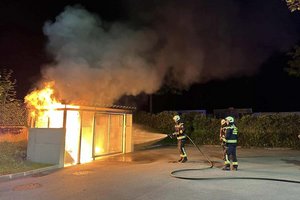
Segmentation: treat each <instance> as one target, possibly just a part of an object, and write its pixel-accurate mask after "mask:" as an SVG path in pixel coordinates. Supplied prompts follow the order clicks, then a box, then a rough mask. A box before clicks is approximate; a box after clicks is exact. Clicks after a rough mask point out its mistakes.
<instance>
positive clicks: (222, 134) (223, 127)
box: [220, 119, 228, 161]
mask: <svg viewBox="0 0 300 200" xmlns="http://www.w3.org/2000/svg"><path fill="white" fill-rule="evenodd" d="M226 126H227V124H226V120H225V119H222V120H221V128H220V142H221V147H222V150H223V157H222V158H223V160H224V161H225V160H226V156H227V153H226V151H227V146H226V142H224V138H225V133H226ZM227 160H228V159H227Z"/></svg>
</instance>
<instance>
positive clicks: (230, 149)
mask: <svg viewBox="0 0 300 200" xmlns="http://www.w3.org/2000/svg"><path fill="white" fill-rule="evenodd" d="M230 163H232V168H233V169H237V167H238V161H237V157H236V144H227V156H226V160H225V166H227V167H230Z"/></svg>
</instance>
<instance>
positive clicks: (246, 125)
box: [133, 112, 300, 149]
mask: <svg viewBox="0 0 300 200" xmlns="http://www.w3.org/2000/svg"><path fill="white" fill-rule="evenodd" d="M175 114H177V113H176V112H161V113H158V114H150V113H146V112H137V113H134V114H133V122H134V123H137V124H143V125H145V126H148V127H151V128H153V129H155V130H156V131H159V132H161V133H165V134H169V133H173V132H174V122H173V119H172V118H173V116H174V115H175ZM181 118H182V121H183V122H184V124H185V128H186V133H187V134H188V135H189V136H190V137H191V138H192V140H193V141H194V142H195V143H196V144H198V145H203V144H210V145H218V144H219V129H220V119H216V118H213V117H206V116H203V115H201V114H198V113H187V114H182V115H181ZM236 126H237V127H238V134H239V140H238V145H239V146H242V147H268V148H273V147H282V148H293V149H300V140H299V139H298V137H297V136H298V135H299V134H300V116H299V115H295V114H293V115H285V116H282V115H279V114H272V115H259V116H255V115H246V116H243V117H242V118H240V119H236Z"/></svg>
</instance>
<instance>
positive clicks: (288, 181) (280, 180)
mask: <svg viewBox="0 0 300 200" xmlns="http://www.w3.org/2000/svg"><path fill="white" fill-rule="evenodd" d="M187 138H188V139H189V140H190V141H191V143H192V144H193V145H194V146H195V147H196V148H197V149H198V151H199V152H200V153H201V154H202V156H203V157H204V158H205V159H206V161H207V162H208V163H209V165H210V166H209V167H206V168H197V169H179V170H174V171H172V172H171V173H170V175H171V177H173V178H178V179H186V180H229V179H230V180H232V179H240V180H242V179H244V180H245V179H247V180H264V181H278V182H285V183H296V184H300V181H298V180H290V179H279V178H267V177H244V176H234V177H232V176H231V177H186V176H180V175H179V174H180V173H181V172H187V171H201V170H207V169H212V168H213V167H214V163H213V162H212V161H211V160H210V158H209V157H208V156H207V155H206V154H205V153H203V152H202V151H201V149H200V147H199V146H198V145H196V144H195V143H194V141H193V140H192V139H191V138H190V137H189V136H188V135H187Z"/></svg>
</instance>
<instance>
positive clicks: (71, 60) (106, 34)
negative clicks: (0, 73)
mask: <svg viewBox="0 0 300 200" xmlns="http://www.w3.org/2000/svg"><path fill="white" fill-rule="evenodd" d="M154 2H156V1H154ZM254 2H255V1H254ZM143 3H144V1H143ZM244 4H245V3H244ZM146 5H147V4H146ZM265 5H266V4H265V3H259V6H260V7H259V9H258V8H257V7H255V6H254V5H253V4H251V3H248V5H242V4H241V3H236V1H235V0H229V1H224V2H219V3H216V2H215V1H196V0H189V1H182V0H180V1H177V0H174V1H164V3H161V2H160V1H158V3H156V4H155V3H153V4H151V5H148V6H149V7H148V9H147V10H144V8H143V6H142V3H136V4H135V5H134V3H133V4H132V7H131V8H130V9H129V10H130V11H132V13H135V14H134V15H132V19H133V20H131V21H130V20H129V21H130V22H127V23H125V22H124V21H123V22H122V23H121V22H110V23H108V22H106V21H103V20H102V19H100V17H99V16H97V15H96V14H94V13H90V12H89V11H87V10H86V9H85V8H83V7H81V6H67V7H66V8H65V10H64V11H63V12H62V13H61V14H59V15H58V16H57V17H56V19H55V21H54V22H47V23H46V24H45V26H44V33H45V35H46V36H47V37H48V45H47V49H48V51H49V52H50V53H51V55H52V56H53V57H54V63H52V64H49V65H47V66H46V67H45V68H44V69H43V76H44V78H45V79H48V80H54V81H55V87H56V90H57V92H58V94H59V96H60V98H61V99H64V100H67V101H72V102H80V101H82V102H86V103H89V104H94V103H98V104H112V103H114V102H115V101H117V100H118V99H119V98H120V97H122V96H123V95H133V96H136V95H138V94H140V93H146V94H152V93H155V92H156V91H158V90H159V89H160V88H161V87H162V85H165V84H173V86H175V87H177V88H180V89H188V88H189V87H190V86H191V85H192V84H195V83H204V82H207V81H209V80H215V79H226V78H229V77H233V76H241V75H251V74H253V73H255V72H256V71H257V69H258V67H259V65H260V64H261V63H262V62H263V61H264V60H265V59H266V58H267V57H268V56H269V55H270V54H271V53H272V52H273V51H274V50H282V49H284V48H287V47H289V45H291V44H293V42H294V40H295V37H294V36H293V32H292V31H291V30H289V29H288V28H287V27H288V26H286V24H287V23H291V22H290V21H289V18H288V15H287V14H281V15H280V16H278V15H277V12H281V13H282V9H286V8H284V7H280V8H277V7H276V8H268V7H267V6H265ZM243 6H247V11H245V10H243ZM256 6H257V5H256ZM264 9H265V10H264ZM276 9H277V10H276ZM269 10H272V12H274V13H273V16H272V17H273V18H272V19H271V18H267V17H266V16H269V15H268V14H270V16H271V15H272V13H271V12H270V11H269ZM283 13H288V10H286V12H283ZM270 16H269V17H270ZM257 21H259V23H257ZM274 33H275V34H274ZM282 41H284V42H282Z"/></svg>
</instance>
